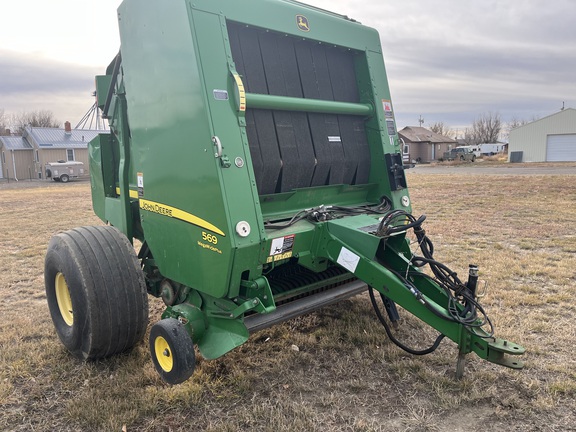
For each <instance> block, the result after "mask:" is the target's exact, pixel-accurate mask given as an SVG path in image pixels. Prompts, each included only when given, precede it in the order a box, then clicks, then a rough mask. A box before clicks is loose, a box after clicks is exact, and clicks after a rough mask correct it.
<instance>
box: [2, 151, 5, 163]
mask: <svg viewBox="0 0 576 432" xmlns="http://www.w3.org/2000/svg"><path fill="white" fill-rule="evenodd" d="M2 163H4V164H5V163H6V154H5V153H4V152H2Z"/></svg>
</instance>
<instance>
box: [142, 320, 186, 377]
mask: <svg viewBox="0 0 576 432" xmlns="http://www.w3.org/2000/svg"><path fill="white" fill-rule="evenodd" d="M150 354H151V355H152V361H153V362H154V366H155V367H156V371H157V372H158V373H159V374H160V376H161V377H162V379H163V380H164V381H166V382H167V383H168V384H180V383H182V382H184V381H186V380H187V379H188V378H190V377H191V376H192V374H193V373H194V368H195V367H196V354H195V353H194V343H193V342H192V339H191V338H190V335H189V334H188V332H187V331H186V329H185V328H184V325H183V324H182V323H181V322H180V321H178V320H177V319H174V318H167V319H163V320H161V321H158V322H157V323H156V324H154V326H152V329H151V330H150Z"/></svg>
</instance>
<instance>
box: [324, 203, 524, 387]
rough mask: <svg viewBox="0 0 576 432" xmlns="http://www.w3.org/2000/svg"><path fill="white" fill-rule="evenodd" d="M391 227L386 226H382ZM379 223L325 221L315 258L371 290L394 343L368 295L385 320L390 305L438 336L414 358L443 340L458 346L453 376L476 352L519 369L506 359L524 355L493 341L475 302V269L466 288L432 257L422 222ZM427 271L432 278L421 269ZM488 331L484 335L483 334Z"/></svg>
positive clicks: (391, 313)
mask: <svg viewBox="0 0 576 432" xmlns="http://www.w3.org/2000/svg"><path fill="white" fill-rule="evenodd" d="M387 218H388V221H389V222H390V223H391V225H390V226H386V224H385V221H386V220H387ZM380 219H381V221H380V222H379V221H378V219H374V217H370V216H366V215H361V216H354V217H347V218H342V219H336V220H331V221H327V222H325V223H324V224H323V226H322V227H318V228H319V229H321V230H322V235H321V236H320V237H321V238H322V239H323V241H322V243H321V244H320V245H319V246H318V249H317V253H318V254H319V255H322V256H325V257H326V258H327V259H329V260H331V261H332V262H334V263H337V264H338V265H340V266H342V267H344V268H345V269H346V270H348V271H349V272H351V273H352V274H354V276H356V277H357V278H358V279H360V280H362V281H364V282H365V283H366V284H367V285H368V286H369V287H370V288H369V289H370V297H371V300H372V304H373V306H374V308H375V309H376V313H377V315H378V317H379V319H380V321H381V322H382V324H384V326H385V328H386V332H387V333H388V335H389V336H390V337H391V339H392V340H393V341H394V342H395V343H397V344H398V345H399V346H401V347H402V348H406V347H404V346H403V345H402V344H401V343H400V342H398V341H397V340H395V338H394V336H393V335H392V333H391V331H390V327H389V325H388V324H387V323H386V321H385V318H384V316H383V314H382V313H381V312H380V310H379V308H378V305H377V303H376V301H375V296H374V293H373V291H372V290H376V291H378V292H379V293H380V296H381V298H382V301H383V302H384V306H385V308H386V311H387V314H388V318H389V320H390V321H391V322H392V323H395V322H396V321H397V315H396V314H397V312H396V308H395V306H394V303H396V304H398V305H400V306H402V307H403V308H404V309H405V310H407V311H409V312H410V313H412V314H413V315H415V316H417V317H418V318H420V319H421V320H422V321H424V322H426V323H427V324H429V325H430V326H431V327H434V328H435V329H436V330H438V331H439V332H440V333H441V336H439V338H438V339H437V341H436V343H435V345H434V346H433V348H431V349H428V350H424V351H423V352H418V351H416V350H413V349H407V351H409V352H412V353H413V354H428V353H429V352H432V351H433V350H434V349H435V348H436V347H437V346H438V343H439V342H440V340H441V339H442V338H443V337H444V336H446V337H448V338H449V339H451V340H452V341H454V342H456V343H457V344H458V346H459V352H460V355H459V359H458V367H457V376H458V377H461V376H462V373H463V362H464V356H465V355H466V354H467V353H470V352H475V353H476V354H477V355H478V356H479V357H480V358H483V359H485V360H488V361H490V362H492V363H496V364H499V365H502V366H506V367H509V368H512V369H522V368H523V363H522V362H521V361H518V360H516V359H515V358H514V359H513V358H510V357H508V356H507V355H512V356H518V355H521V354H524V352H525V349H524V348H523V347H522V346H520V345H518V344H515V343H513V342H509V341H506V340H503V339H498V338H495V337H494V336H493V327H492V323H491V322H490V319H489V318H488V316H487V315H486V313H485V311H484V309H483V308H482V306H481V305H480V304H479V303H478V300H477V296H476V284H477V267H476V266H471V270H470V276H469V279H468V282H467V283H462V282H461V281H460V280H459V279H458V277H457V275H456V273H454V272H452V271H450V270H449V269H448V268H447V267H446V266H444V265H442V264H440V263H438V262H437V261H435V260H434V259H433V257H432V253H431V250H430V249H429V248H430V247H431V242H430V240H429V238H428V237H427V236H426V234H425V232H424V230H423V229H422V222H423V221H424V219H425V217H421V218H420V219H415V218H414V217H413V216H412V215H410V214H408V213H405V212H401V211H400V212H397V216H395V217H387V216H384V217H383V218H380ZM410 229H413V230H414V232H415V233H416V237H417V239H418V244H419V245H420V247H421V250H422V255H421V256H418V255H415V253H414V252H413V251H411V250H410V248H409V245H408V243H407V242H406V241H405V238H404V237H405V234H406V233H407V231H409V230H410ZM426 264H428V265H430V267H431V269H432V273H434V275H435V277H434V278H432V277H430V276H428V275H427V274H425V273H423V272H422V270H421V267H423V266H424V265H426ZM486 327H487V328H488V330H485V328H486Z"/></svg>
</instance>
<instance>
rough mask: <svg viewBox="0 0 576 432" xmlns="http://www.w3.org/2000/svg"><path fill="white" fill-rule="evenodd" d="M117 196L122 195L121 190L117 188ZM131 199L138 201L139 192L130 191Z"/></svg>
mask: <svg viewBox="0 0 576 432" xmlns="http://www.w3.org/2000/svg"><path fill="white" fill-rule="evenodd" d="M116 195H120V188H119V187H117V188H116ZM130 198H134V199H138V191H135V190H132V189H130Z"/></svg>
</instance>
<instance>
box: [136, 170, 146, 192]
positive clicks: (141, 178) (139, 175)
mask: <svg viewBox="0 0 576 432" xmlns="http://www.w3.org/2000/svg"><path fill="white" fill-rule="evenodd" d="M136 181H137V185H138V198H142V197H144V174H142V173H141V172H139V173H136Z"/></svg>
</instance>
